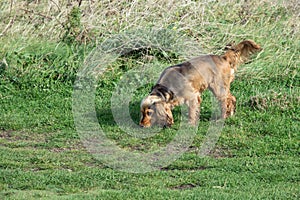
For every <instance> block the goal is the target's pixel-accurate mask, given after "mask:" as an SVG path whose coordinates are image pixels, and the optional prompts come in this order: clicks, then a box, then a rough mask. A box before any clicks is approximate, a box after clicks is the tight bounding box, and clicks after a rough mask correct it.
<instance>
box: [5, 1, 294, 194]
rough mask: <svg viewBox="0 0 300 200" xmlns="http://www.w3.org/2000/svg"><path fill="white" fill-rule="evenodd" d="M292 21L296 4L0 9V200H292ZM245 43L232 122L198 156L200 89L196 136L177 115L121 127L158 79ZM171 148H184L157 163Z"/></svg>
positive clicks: (206, 104)
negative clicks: (152, 124) (251, 50)
mask: <svg viewBox="0 0 300 200" xmlns="http://www.w3.org/2000/svg"><path fill="white" fill-rule="evenodd" d="M299 10H300V4H299V1H298V0H290V1H280V0H274V1H271V0H253V1H246V0H229V1H225V0H224V1H223V0H220V1H215V0H205V1H200V0H194V1H192V0H188V1H171V0H166V1H163V0H150V1H142V0H135V1H133V0H130V1H129V0H128V1H124V0H123V1H117V0H104V1H66V0H53V1H44V0H41V1H34V0H27V1H13V0H11V1H1V2H0V19H1V20H0V46H1V48H0V199H299V198H300V187H299V185H300V162H299V161H300V160H299V152H300V148H299V141H300V134H299V133H300V109H299V105H300V73H299V60H300V59H299V58H300V57H299V55H300V54H299V52H300V33H299V28H300V24H299V21H300V15H299ZM244 39H252V40H254V41H256V42H257V43H258V44H260V45H261V46H262V48H263V51H261V52H259V53H258V54H255V55H254V56H252V57H251V59H250V60H249V61H248V62H246V63H245V64H243V65H242V66H240V67H239V68H238V72H237V74H236V78H235V80H234V82H233V83H232V85H231V91H232V94H233V95H234V96H236V97H237V111H236V114H235V115H234V116H233V117H231V118H228V119H226V121H225V122H224V124H222V126H220V127H217V128H218V129H217V131H220V135H218V138H217V140H216V143H215V144H213V145H211V149H209V151H208V152H206V153H207V154H206V155H204V156H203V155H202V156H201V155H200V154H201V150H202V147H203V145H202V144H203V143H204V141H205V139H206V138H207V136H208V135H209V134H208V133H209V130H211V129H210V128H211V127H213V126H214V124H213V121H211V120H210V119H211V116H212V115H213V113H214V109H215V108H214V104H213V100H212V95H211V94H210V92H208V91H207V92H205V93H204V94H203V103H202V105H201V116H200V120H199V126H198V129H197V130H194V129H189V128H187V127H184V125H183V126H182V122H183V121H184V118H185V113H184V112H185V108H184V107H182V108H177V109H175V111H174V116H175V125H174V126H173V127H172V128H166V129H159V130H158V129H156V128H153V129H150V130H142V129H140V128H136V127H131V125H133V126H134V125H136V124H138V121H139V104H140V101H141V100H142V98H143V97H144V96H146V95H147V94H148V92H149V91H150V90H151V87H152V86H153V84H154V83H155V80H157V78H158V76H159V73H160V72H161V71H162V69H164V68H165V67H167V66H170V65H173V64H177V63H180V62H181V61H184V60H187V59H189V58H191V57H194V56H196V55H200V54H222V52H223V49H224V47H225V46H226V44H228V43H230V42H233V41H235V42H239V41H241V40H244ZM126 103H127V104H126ZM123 105H127V106H123ZM127 112H128V113H127ZM116 113H117V114H116ZM126 114H128V115H126ZM124 116H125V117H124ZM118 117H119V118H118ZM122 117H123V118H122ZM213 128H214V127H213ZM213 128H212V130H214V129H213ZM154 133H155V134H154ZM178 135H179V136H178ZM190 139H191V140H190ZM107 141H109V142H107ZM174 141H175V142H179V143H180V144H179V146H180V145H182V146H185V148H183V149H181V151H180V152H178V154H176V153H173V154H172V151H171V152H169V154H167V155H165V154H163V150H161V149H164V148H165V147H166V146H168V145H169V144H173V143H172V142H174ZM181 142H182V143H184V144H181ZM185 142H186V144H185ZM111 147H112V148H111ZM115 147H116V148H115ZM116 149H118V151H115V150H116ZM173 150H174V151H175V150H176V149H175V148H174V149H173ZM115 152H116V153H115ZM153 152H154V153H153ZM160 153H161V154H160ZM151 156H152V157H151Z"/></svg>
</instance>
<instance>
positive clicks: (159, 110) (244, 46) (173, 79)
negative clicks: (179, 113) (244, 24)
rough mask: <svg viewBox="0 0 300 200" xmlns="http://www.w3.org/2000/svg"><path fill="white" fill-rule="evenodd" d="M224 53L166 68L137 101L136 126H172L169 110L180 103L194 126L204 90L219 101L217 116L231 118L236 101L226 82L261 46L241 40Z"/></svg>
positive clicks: (231, 79)
mask: <svg viewBox="0 0 300 200" xmlns="http://www.w3.org/2000/svg"><path fill="white" fill-rule="evenodd" d="M225 50H226V51H225V53H224V54H223V55H203V56H199V57H196V58H194V59H191V60H189V61H187V62H184V63H182V64H179V65H175V66H171V67H168V68H166V69H165V70H164V71H163V72H162V74H161V76H160V78H159V80H158V81H157V83H156V85H155V86H154V87H153V88H152V91H151V92H150V94H149V95H148V96H146V97H145V98H144V99H143V100H142V102H141V120H140V126H141V127H150V126H152V125H154V124H157V125H161V126H171V125H172V124H173V123H174V120H173V115H172V109H173V108H174V107H175V106H177V105H181V104H186V105H187V106H188V109H189V123H190V124H193V125H195V124H196V123H197V120H198V118H199V113H200V104H201V101H202V100H201V93H202V92H203V91H204V90H206V89H207V88H208V89H209V90H210V91H212V93H213V94H214V95H215V97H216V98H217V99H218V101H219V102H220V105H221V117H222V118H227V117H229V116H231V115H233V114H234V112H235V107H236V98H235V97H234V96H233V95H232V94H231V93H230V83H231V82H232V81H233V79H234V74H235V72H236V70H237V66H238V65H240V64H242V63H244V62H245V61H246V60H247V59H248V58H249V56H250V55H251V54H253V53H255V52H258V51H260V50H261V47H260V46H259V45H258V44H256V43H255V42H254V41H252V40H244V41H242V42H240V43H239V44H237V45H230V46H227V47H226V48H225Z"/></svg>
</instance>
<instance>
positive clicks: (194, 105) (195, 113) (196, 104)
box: [188, 96, 201, 126]
mask: <svg viewBox="0 0 300 200" xmlns="http://www.w3.org/2000/svg"><path fill="white" fill-rule="evenodd" d="M200 104H201V97H200V96H198V97H196V98H194V99H192V100H190V101H188V106H189V123H190V124H191V125H193V126H196V125H197V122H198V120H199V114H200Z"/></svg>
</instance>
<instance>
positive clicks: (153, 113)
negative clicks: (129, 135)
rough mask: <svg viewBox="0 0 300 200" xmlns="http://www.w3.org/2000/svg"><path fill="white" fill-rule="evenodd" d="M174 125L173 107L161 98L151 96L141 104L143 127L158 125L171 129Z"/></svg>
mask: <svg viewBox="0 0 300 200" xmlns="http://www.w3.org/2000/svg"><path fill="white" fill-rule="evenodd" d="M173 123H174V121H173V115H172V111H171V105H170V104H169V103H167V102H165V101H163V99H161V98H160V97H159V96H156V95H149V96H147V97H146V98H145V99H144V100H143V101H142V103H141V120H140V126H141V127H151V126H153V125H158V126H162V127H170V126H171V125H172V124H173Z"/></svg>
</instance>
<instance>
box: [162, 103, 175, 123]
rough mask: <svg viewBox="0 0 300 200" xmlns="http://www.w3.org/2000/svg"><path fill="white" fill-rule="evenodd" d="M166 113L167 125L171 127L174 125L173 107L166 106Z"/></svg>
mask: <svg viewBox="0 0 300 200" xmlns="http://www.w3.org/2000/svg"><path fill="white" fill-rule="evenodd" d="M164 107H165V111H166V114H167V115H166V117H167V119H166V120H167V125H168V126H171V125H172V124H174V119H173V114H172V110H171V106H170V104H165V105H164Z"/></svg>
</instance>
